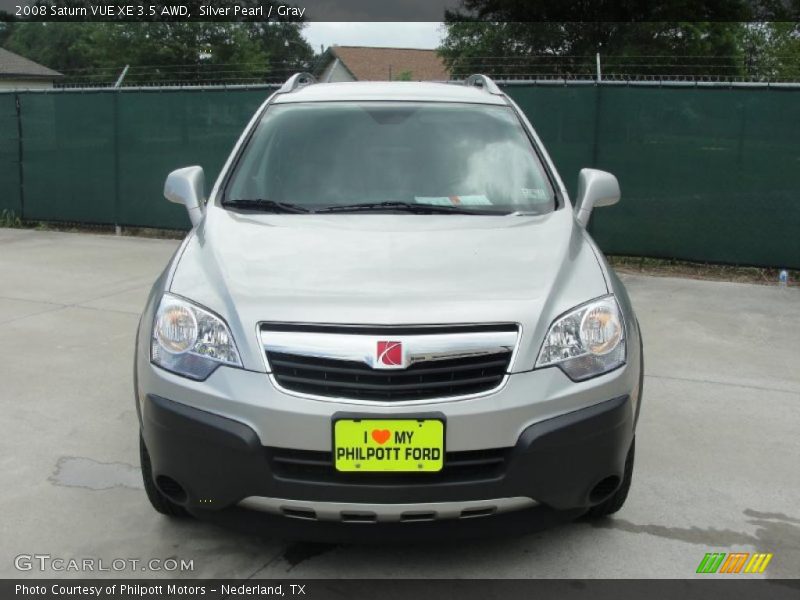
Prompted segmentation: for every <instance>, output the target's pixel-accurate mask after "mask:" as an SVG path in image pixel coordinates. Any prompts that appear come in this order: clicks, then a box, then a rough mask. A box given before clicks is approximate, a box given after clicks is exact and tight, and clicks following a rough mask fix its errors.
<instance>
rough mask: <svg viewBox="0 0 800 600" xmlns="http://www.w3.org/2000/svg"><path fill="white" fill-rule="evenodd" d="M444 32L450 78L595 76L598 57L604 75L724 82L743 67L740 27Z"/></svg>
mask: <svg viewBox="0 0 800 600" xmlns="http://www.w3.org/2000/svg"><path fill="white" fill-rule="evenodd" d="M477 1H478V0H472V2H473V3H475V2H477ZM450 18H455V17H454V16H453V15H450ZM445 27H446V28H447V35H446V37H445V40H444V42H443V44H442V46H441V48H440V49H439V52H440V54H441V56H442V57H443V59H444V60H445V63H446V64H447V65H448V67H449V68H450V69H451V72H452V74H453V76H454V77H463V76H465V75H468V74H470V73H475V72H486V73H487V74H490V75H493V76H496V77H520V76H542V75H547V76H559V77H567V76H593V75H594V72H595V53H597V52H599V53H601V55H602V57H603V63H604V64H603V72H604V73H605V74H606V75H614V74H617V75H625V74H630V73H636V74H638V75H652V76H679V75H685V76H689V75H714V76H718V77H727V76H738V75H740V74H741V72H742V69H743V52H742V49H741V47H740V44H739V41H740V39H741V29H742V27H743V25H742V24H741V23H730V22H724V23H723V22H712V23H704V22H691V23H681V22H646V23H606V22H595V23H587V22H564V23H552V22H546V23H529V22H495V23H485V22H476V21H448V22H446V23H445Z"/></svg>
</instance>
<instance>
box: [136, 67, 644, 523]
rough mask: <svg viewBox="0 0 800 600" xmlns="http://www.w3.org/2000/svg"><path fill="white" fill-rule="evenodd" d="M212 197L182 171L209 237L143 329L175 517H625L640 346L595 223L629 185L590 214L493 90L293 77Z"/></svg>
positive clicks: (520, 117) (193, 242)
mask: <svg viewBox="0 0 800 600" xmlns="http://www.w3.org/2000/svg"><path fill="white" fill-rule="evenodd" d="M204 185H205V184H204V177H203V170H202V169H201V168H200V167H197V166H194V167H186V168H183V169H179V170H177V171H174V172H173V173H171V174H170V175H169V177H168V178H167V181H166V184H165V195H166V197H167V198H168V199H169V200H171V201H173V202H179V203H183V204H184V205H185V206H186V209H187V210H188V212H189V217H190V219H191V222H192V224H193V228H192V230H191V231H190V233H189V234H188V235H187V236H186V239H185V240H184V242H183V244H182V245H181V246H180V248H179V249H178V250H177V252H176V253H175V255H174V257H173V258H172V259H171V261H170V262H169V264H168V265H167V267H166V269H165V270H164V272H163V273H162V274H161V276H160V277H159V278H158V280H157V281H156V283H155V285H154V286H153V289H152V292H151V294H150V296H149V299H148V301H147V305H146V308H145V310H144V313H143V315H142V318H141V322H140V325H139V332H138V336H137V348H136V361H135V383H136V404H137V410H138V414H139V424H140V442H141V444H140V447H141V464H142V474H143V477H144V482H145V488H146V492H147V496H148V498H149V499H150V502H151V503H152V505H153V507H154V508H155V509H156V510H157V511H159V512H161V513H164V514H168V515H173V516H180V515H184V514H187V513H189V514H193V515H196V516H208V515H213V514H218V513H221V512H223V511H227V510H228V509H231V508H236V512H237V514H242V512H245V513H246V514H247V515H252V516H253V518H256V519H258V518H262V519H268V518H270V519H273V520H274V519H276V518H277V519H278V520H279V521H280V522H281V523H284V524H285V523H289V524H291V523H297V524H299V521H298V520H300V519H302V520H306V521H318V522H319V521H327V522H338V523H340V524H341V525H336V526H335V527H337V528H338V527H341V528H345V529H346V528H348V527H350V528H354V527H364V526H365V525H364V524H381V523H388V522H393V523H395V525H393V527H400V528H402V527H403V523H406V522H415V523H418V522H420V521H440V520H441V521H444V520H448V521H449V522H450V523H451V524H452V523H459V522H464V523H466V519H467V518H470V519H476V518H477V517H482V518H485V519H494V518H498V517H496V515H499V514H501V513H511V512H512V511H516V514H517V515H523V514H526V513H528V511H529V510H530V511H535V510H536V509H537V507H546V508H547V510H550V511H552V510H556V511H562V510H563V511H572V510H578V511H583V512H588V513H589V514H590V515H594V516H601V515H607V514H610V513H613V512H615V511H617V510H619V508H620V507H621V506H622V504H623V503H624V502H625V499H626V497H627V494H628V489H629V487H630V484H631V476H632V469H633V460H634V440H635V435H634V434H635V428H636V422H637V418H638V413H639V405H640V402H641V390H642V361H643V358H642V347H641V339H640V333H639V326H638V323H637V320H636V317H635V315H634V312H633V309H632V307H631V302H630V300H629V298H628V295H627V293H626V291H625V288H624V287H623V285H622V283H621V282H620V280H619V279H618V278H617V276H616V275H615V273H614V271H613V270H612V269H611V268H609V266H608V264H607V262H606V260H605V258H604V257H603V255H602V253H601V252H600V250H599V249H598V248H597V246H596V245H595V243H594V242H593V241H592V239H591V237H590V236H589V234H588V233H587V231H586V225H587V222H588V220H589V218H590V215H591V213H592V209H593V208H594V207H599V206H606V205H610V204H613V203H615V202H617V201H618V200H619V197H620V191H619V185H618V183H617V180H616V179H615V178H614V176H613V175H610V174H608V173H605V172H602V171H597V170H593V169H584V170H582V171H581V172H580V174H579V176H578V186H577V194H576V198H575V200H574V205H573V203H572V202H571V201H570V199H569V196H568V194H567V191H566V188H565V186H564V184H563V182H562V180H561V178H560V176H559V174H558V173H557V171H556V169H555V167H554V165H553V163H552V161H551V160H550V158H549V156H548V154H547V152H546V150H545V148H544V147H543V146H542V143H541V141H540V140H539V138H538V136H537V135H536V132H535V131H534V129H533V127H532V126H531V124H530V123H529V122H528V120H527V118H526V117H525V115H524V114H523V113H522V111H521V110H520V109H519V107H518V106H517V105H516V104H515V103H514V102H513V101H512V100H511V99H510V98H509V97H508V96H506V95H505V94H504V93H503V92H502V91H501V90H500V89H499V88H498V87H497V85H496V84H495V83H494V82H493V81H492V80H491V79H489V78H488V77H485V76H481V75H476V76H472V77H470V78H469V79H467V80H466V82H465V84H463V85H461V84H445V83H411V82H386V83H316V82H314V81H313V78H312V77H311V76H309V75H307V74H298V75H295V76H293V77H292V78H291V79H289V81H287V82H286V83H285V84H284V85H283V87H282V88H281V89H280V90H278V91H277V92H276V93H274V94H273V95H271V96H270V97H269V98H268V99H267V100H266V101H265V102H264V104H263V105H262V106H261V107H260V108H259V109H258V111H257V112H256V114H255V116H254V117H253V119H252V120H251V122H250V123H249V125H248V126H247V127H246V129H245V131H244V132H243V134H242V136H241V138H240V139H239V141H238V143H237V144H236V146H235V148H234V150H233V152H232V153H231V155H230V157H229V159H228V161H227V163H226V164H225V165H224V167H223V169H222V171H221V174H220V175H219V177H218V179H217V181H216V183H215V184H214V186H213V188H212V189H211V190H210V192H209V193H208V195H206V191H205V189H204ZM265 513H268V514H270V515H272V516H270V517H268V516H266V515H265ZM506 517H508V515H505V516H504V517H503V518H506ZM326 527H332V525H326ZM416 527H419V525H417V526H416Z"/></svg>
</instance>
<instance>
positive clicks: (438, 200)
mask: <svg viewBox="0 0 800 600" xmlns="http://www.w3.org/2000/svg"><path fill="white" fill-rule="evenodd" d="M255 200H257V201H259V202H261V204H260V205H259V204H258V203H255V202H250V203H249V204H248V203H247V202H246V201H255ZM236 201H240V202H239V204H240V206H244V207H249V208H251V209H253V210H257V209H258V208H257V207H258V206H268V204H266V203H271V206H272V207H273V208H274V207H275V206H276V203H282V204H284V205H292V206H294V207H302V208H303V209H307V210H308V211H316V210H320V209H330V207H340V208H343V209H345V210H340V211H337V212H347V209H348V208H349V207H352V206H353V205H359V204H362V205H363V204H370V205H373V204H381V203H383V206H373V207H367V208H369V209H370V210H375V211H386V210H396V209H397V207H398V205H406V208H417V209H419V208H422V209H424V207H425V206H432V207H433V206H436V207H448V208H449V207H453V208H456V207H457V208H458V209H460V210H458V213H459V214H460V213H463V212H476V213H480V214H487V213H488V214H508V213H512V212H524V213H534V214H542V213H546V212H550V211H552V210H553V209H554V207H555V201H554V197H553V190H552V188H551V186H550V184H549V181H548V179H547V177H546V175H545V172H544V169H543V168H542V166H541V164H540V162H539V160H538V158H537V156H536V154H535V152H534V150H533V147H532V146H531V142H530V140H529V139H528V137H527V136H526V134H525V132H524V130H523V129H522V126H521V124H520V122H519V120H518V118H517V116H516V115H515V114H514V112H513V111H512V110H511V109H510V108H508V107H506V106H484V105H471V104H445V103H387V102H346V103H345V102H337V103H332V102H331V103H307V104H301V103H297V104H283V105H281V104H277V105H272V106H270V107H269V108H268V109H267V111H266V112H265V114H264V116H263V118H262V119H261V122H260V123H259V124H258V126H257V128H256V130H255V132H254V133H253V136H252V137H251V139H250V141H249V143H248V144H247V147H246V148H245V150H244V152H243V154H242V156H241V159H240V160H239V162H238V164H237V166H236V169H235V171H234V173H233V175H232V177H231V179H230V181H229V184H228V187H227V192H226V195H225V203H226V204H228V205H230V206H234V205H235V203H236ZM242 201H244V202H242ZM408 205H412V206H408ZM361 208H362V209H363V208H365V207H363V206H362V207H361ZM294 212H306V211H294ZM414 212H419V211H418V210H417V211H414ZM437 212H447V211H437Z"/></svg>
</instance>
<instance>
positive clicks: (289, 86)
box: [278, 73, 317, 94]
mask: <svg viewBox="0 0 800 600" xmlns="http://www.w3.org/2000/svg"><path fill="white" fill-rule="evenodd" d="M312 83H317V78H316V77H314V76H313V75H312V74H311V73H295V74H294V75H292V76H291V77H289V79H287V80H286V83H284V84H283V85H282V86H281V87H280V89H279V90H278V93H279V94H288V93H289V92H293V91H295V90H296V89H298V88H301V87H305V86H307V85H311V84H312Z"/></svg>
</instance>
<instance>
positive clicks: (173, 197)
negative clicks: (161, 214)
mask: <svg viewBox="0 0 800 600" xmlns="http://www.w3.org/2000/svg"><path fill="white" fill-rule="evenodd" d="M205 187H206V177H205V174H204V173H203V167H184V168H183V169H177V170H175V171H173V172H172V173H170V174H169V175H167V180H166V181H165V182H164V197H165V198H166V199H167V200H169V201H170V202H175V203H176V204H183V205H184V206H185V207H186V212H188V213H189V220H190V221H191V222H192V226H193V227H194V226H195V225H197V224H198V223H199V222H200V219H201V218H202V217H203V202H204V201H205Z"/></svg>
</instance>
